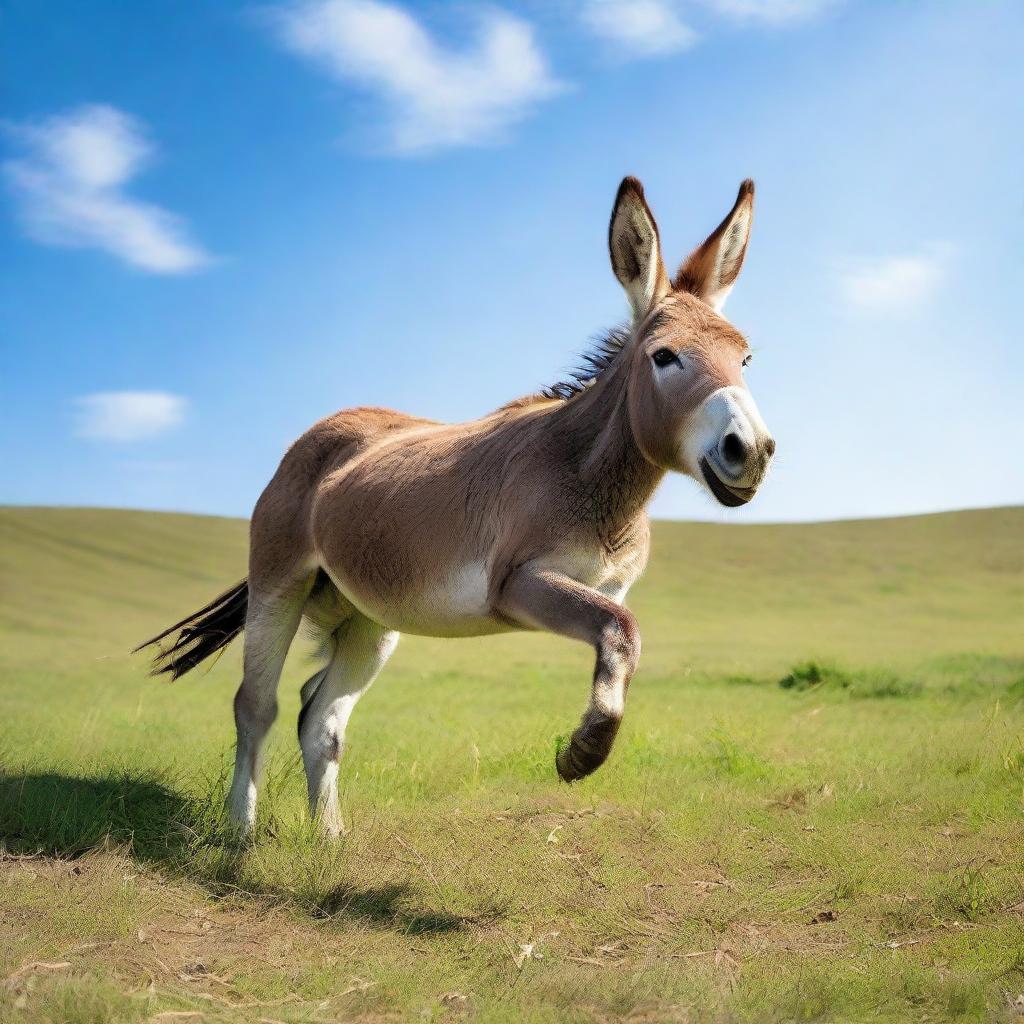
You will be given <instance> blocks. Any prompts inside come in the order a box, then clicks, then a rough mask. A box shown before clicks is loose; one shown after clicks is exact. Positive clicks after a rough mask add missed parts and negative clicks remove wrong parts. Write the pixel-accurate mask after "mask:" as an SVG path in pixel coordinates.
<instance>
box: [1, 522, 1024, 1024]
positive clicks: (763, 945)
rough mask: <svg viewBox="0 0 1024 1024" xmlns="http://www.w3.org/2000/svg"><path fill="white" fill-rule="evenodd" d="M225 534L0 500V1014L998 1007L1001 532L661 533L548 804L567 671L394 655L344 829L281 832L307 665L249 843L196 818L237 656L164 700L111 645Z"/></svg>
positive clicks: (187, 589) (218, 774)
mask: <svg viewBox="0 0 1024 1024" xmlns="http://www.w3.org/2000/svg"><path fill="white" fill-rule="evenodd" d="M245 538H246V524H245V523H244V522H241V521H233V520H225V519H212V518H199V517H191V516H175V515H159V514H151V513H133V512H114V511H99V510H56V509H6V510H0V673H2V683H0V1019H2V1020H4V1021H7V1020H10V1021H25V1022H29V1024H35V1022H42V1021H62V1022H63V1021H67V1022H86V1021H96V1022H99V1021H147V1020H154V1021H163V1022H178V1021H201V1020H224V1021H239V1022H241V1021H246V1022H250V1021H327V1020H344V1021H368V1022H370V1021H373V1022H376V1021H385V1020H419V1021H423V1020H427V1021H442V1020H444V1021H447V1020H452V1021H458V1020H482V1021H509V1022H512V1021H517V1022H518V1021H525V1022H548V1021H550V1022H556V1021H557V1022H559V1024H564V1022H576V1021H580V1022H591V1021H593V1022H601V1021H632V1022H636V1024H640V1022H655V1021H677V1020H678V1021H694V1022H702V1024H703V1022H716V1021H751V1022H754V1021H756V1022H761V1021H809V1020H872V1021H876V1020H877V1021H909V1020H913V1021H940V1020H954V1019H968V1020H1007V1021H1009V1020H1014V1019H1018V1018H1019V1017H1020V1016H1021V1015H1022V1014H1024V927H1022V925H1024V817H1022V811H1024V735H1022V731H1021V726H1022V724H1024V623H1022V612H1024V509H996V510H988V511H980V512H965V513H955V514H948V515H937V516H925V517H916V518H909V519H900V520H882V521H874V522H852V523H838V524H822V525H814V526H765V527H753V526H713V525H691V524H658V525H657V526H656V527H655V537H654V553H653V557H652V564H651V568H650V570H649V571H648V574H647V576H646V577H645V578H644V580H643V581H642V582H641V583H640V584H639V585H638V586H637V587H636V589H635V591H634V593H633V595H632V596H631V601H630V604H631V606H632V607H633V609H634V610H635V612H636V614H637V616H638V618H639V621H640V624H641V628H642V630H643V633H644V655H643V660H642V663H641V667H640V671H639V673H638V675H637V677H636V679H635V681H634V683H633V686H632V688H631V690H630V697H629V707H628V709H627V715H626V721H625V724H624V726H623V730H622V733H621V736H620V739H619V743H618V745H617V747H616V750H615V752H614V754H613V756H612V758H611V759H610V761H609V763H608V764H607V765H606V767H605V768H604V769H603V770H602V771H601V772H599V773H598V774H597V775H596V776H594V777H593V778H591V779H589V780H587V781H585V782H583V783H581V784H578V785H576V786H573V787H571V788H570V787H567V786H565V785H562V784H559V783H558V782H557V780H556V776H555V772H554V765H553V755H554V750H555V746H556V743H557V742H558V739H559V737H561V736H564V735H565V734H566V733H567V732H569V731H570V730H571V728H572V727H573V726H574V725H575V723H576V721H577V719H578V716H579V713H580V711H581V710H582V708H583V705H584V703H585V700H586V695H587V690H588V685H589V676H590V668H591V657H590V653H589V652H588V651H587V650H586V649H584V648H582V647H578V646H575V645H572V644H570V643H568V642H565V641H559V640H556V639H553V638H548V637H543V636H534V635H521V636H515V635H509V636H502V637H498V638H489V639H482V640H455V641H432V640H425V639H418V638H404V639H403V641H402V643H401V645H400V646H399V650H398V653H397V654H396V656H395V657H394V659H393V660H392V662H391V663H390V665H389V666H388V668H387V670H386V672H385V673H384V675H383V676H382V677H381V679H380V680H379V681H378V683H377V684H376V686H375V687H374V689H373V690H371V692H370V693H369V694H368V695H367V697H366V698H365V699H364V700H363V702H362V703H361V704H360V706H359V708H358V710H357V712H356V714H355V716H354V718H353V721H352V725H351V728H350V730H349V746H348V751H347V753H346V756H345V759H344V762H343V766H342V780H343V784H342V808H343V812H344V815H345V819H346V823H347V826H348V828H349V832H348V834H347V835H346V836H345V837H344V838H343V839H342V840H340V841H339V842H338V843H337V844H327V843H324V842H322V841H320V840H318V839H316V838H315V837H314V836H313V835H312V834H311V832H310V830H309V828H308V825H307V822H306V819H305V811H304V781H303V778H302V771H301V766H300V763H299V760H298V750H297V744H296V742H295V734H294V723H295V715H296V713H297V710H298V697H297V691H298V686H299V684H300V683H301V681H302V680H303V679H304V678H305V677H306V676H307V675H308V674H309V673H310V672H311V671H312V669H311V665H310V657H311V655H310V652H308V651H296V652H295V654H294V655H293V656H292V658H291V659H290V662H289V666H288V669H287V671H286V674H285V679H284V682H283V685H282V701H281V706H282V715H281V719H280V720H279V723H278V727H277V729H276V730H275V732H274V736H273V741H272V754H271V757H270V768H269V775H268V779H267V784H266V787H265V790H264V792H265V798H264V803H263V807H262V814H263V821H262V822H261V826H260V830H259V836H258V838H257V840H256V841H255V842H254V843H253V844H252V845H248V846H245V845H239V844H237V843H235V842H234V841H233V840H232V838H231V836H230V835H229V834H228V833H227V832H226V831H225V829H224V827H223V824H222V821H221V818H220V807H221V802H222V800H223V796H224V793H225V791H226V784H227V771H228V765H229V759H230V757H231V750H232V743H233V729H232V725H231V712H230V707H231V698H232V696H233V693H234V689H235V686H236V685H237V680H238V670H239V653H240V652H239V651H238V650H235V649H232V650H230V651H229V652H228V653H227V654H226V655H225V656H224V657H223V658H221V660H220V661H218V662H217V663H216V664H215V665H214V666H213V667H212V668H211V669H210V670H209V671H205V672H204V671H199V672H197V673H194V674H193V675H191V676H188V677H186V678H185V679H184V680H182V681H180V682H179V683H175V684H168V683H166V682H164V681H156V680H152V679H150V678H147V676H146V674H145V672H146V665H145V664H144V663H143V662H142V661H141V660H140V659H138V658H132V657H130V656H129V655H128V653H127V652H128V651H129V649H130V648H131V647H132V646H134V644H135V643H137V642H138V641H139V640H141V639H143V638H145V637H147V636H149V635H151V634H152V633H154V632H155V631H156V630H157V629H158V628H160V627H162V626H164V625H165V624H167V623H168V622H169V621H171V620H172V619H174V618H178V617H180V616H181V615H183V614H185V613H186V612H189V611H191V610H192V609H194V608H195V607H197V606H198V605H199V604H201V603H205V602H206V600H208V599H209V598H210V597H212V596H213V595H214V594H215V593H217V592H218V591H219V590H220V589H222V588H223V587H224V586H226V585H227V584H230V583H233V582H234V581H235V580H237V579H238V578H239V577H241V576H242V575H243V574H244V572H245ZM3 979H6V981H4V980H3Z"/></svg>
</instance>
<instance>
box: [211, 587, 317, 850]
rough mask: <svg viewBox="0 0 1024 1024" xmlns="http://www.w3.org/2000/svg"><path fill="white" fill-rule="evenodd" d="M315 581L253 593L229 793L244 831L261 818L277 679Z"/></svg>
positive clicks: (230, 812) (234, 816)
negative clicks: (264, 767) (262, 778)
mask: <svg viewBox="0 0 1024 1024" xmlns="http://www.w3.org/2000/svg"><path fill="white" fill-rule="evenodd" d="M311 585H312V579H309V580H305V579H303V580H300V581H296V582H294V583H293V584H292V585H291V586H289V587H287V588H285V589H284V590H282V591H279V592H277V593H275V594H274V595H273V596H267V595H260V594H258V593H256V594H250V597H249V612H248V615H247V616H246V621H245V665H244V672H243V676H242V685H241V686H240V687H239V688H238V692H237V693H236V694H235V727H236V729H237V731H238V745H237V747H236V750H235V776H234V779H233V781H232V783H231V792H230V794H229V795H228V816H229V817H230V818H231V821H232V822H233V823H234V824H235V825H237V826H238V827H239V828H241V829H242V831H243V832H248V831H249V830H251V829H252V826H253V825H254V823H255V821H256V791H257V785H258V781H259V774H260V769H261V766H262V758H263V746H264V743H265V742H266V738H267V733H268V732H269V731H270V727H271V726H272V725H273V724H274V719H275V718H277V684H278V682H279V681H280V678H281V669H282V668H284V661H285V657H286V656H287V654H288V648H289V646H290V645H291V642H292V640H293V638H294V637H295V631H296V630H297V629H298V627H299V621H300V620H301V618H302V607H303V605H304V604H305V601H306V597H307V595H308V594H309V590H310V586H311Z"/></svg>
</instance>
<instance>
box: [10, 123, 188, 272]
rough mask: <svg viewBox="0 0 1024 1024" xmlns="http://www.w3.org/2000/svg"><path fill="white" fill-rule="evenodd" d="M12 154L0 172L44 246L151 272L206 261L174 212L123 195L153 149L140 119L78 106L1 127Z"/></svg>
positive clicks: (182, 269) (24, 219)
mask: <svg viewBox="0 0 1024 1024" xmlns="http://www.w3.org/2000/svg"><path fill="white" fill-rule="evenodd" d="M8 132H9V134H10V136H11V138H12V141H13V142H14V144H15V145H16V146H17V147H19V148H20V150H21V153H20V155H19V156H17V157H15V158H13V159H11V160H7V161H6V162H5V163H4V165H3V171H4V177H5V178H6V182H7V186H8V188H9V189H10V191H11V193H12V195H13V196H14V199H15V201H16V203H17V204H18V214H19V217H20V220H21V223H22V224H23V226H24V229H25V231H26V233H27V234H28V235H29V236H30V237H31V238H33V239H35V240H36V241H37V242H42V243H43V244H45V245H59V246H69V247H76V248H95V249H102V250H104V251H105V252H108V253H110V254H112V255H114V256H116V257H118V258H119V259H121V260H124V262H126V263H129V264H131V265H132V266H134V267H139V268H140V269H142V270H147V271H150V272H152V273H155V274H178V273H182V272H185V271H189V270H194V269H196V268H197V267H200V266H202V265H203V264H204V263H206V262H207V259H208V258H207V256H206V254H205V253H204V252H203V250H202V249H201V248H200V247H199V246H198V245H197V244H196V243H195V242H193V241H191V239H190V238H189V235H188V232H187V230H186V228H185V225H184V224H183V222H182V221H181V219H180V218H179V217H177V216H175V215H174V214H172V213H169V212H168V211H166V210H164V209H162V208H161V207H159V206H154V205H153V204H152V203H146V202H143V201H142V200H139V199H134V198H132V197H131V196H129V195H126V194H125V191H124V186H125V185H126V184H127V183H128V181H129V180H130V179H131V178H133V177H134V176H135V175H136V174H138V173H139V171H140V170H141V169H142V168H143V167H144V166H145V164H146V163H147V162H148V161H149V160H150V159H151V158H152V156H153V146H152V144H151V143H150V141H149V140H148V138H147V136H146V133H145V131H144V129H143V126H142V125H141V124H140V123H139V122H138V121H137V120H136V119H135V118H132V117H130V116H129V115H128V114H125V113H123V112H122V111H120V110H117V109H116V108H114V107H108V106H83V107H78V108H76V109H74V110H72V111H70V112H68V113H65V114H61V115H59V116H56V117H51V118H49V119H47V120H45V121H41V122H36V123H25V124H16V125H10V126H8Z"/></svg>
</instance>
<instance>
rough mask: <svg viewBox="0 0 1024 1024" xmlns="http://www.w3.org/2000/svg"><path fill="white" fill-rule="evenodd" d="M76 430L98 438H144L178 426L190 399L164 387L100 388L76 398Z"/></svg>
mask: <svg viewBox="0 0 1024 1024" xmlns="http://www.w3.org/2000/svg"><path fill="white" fill-rule="evenodd" d="M75 406H76V411H77V422H76V424H75V434H76V435H77V436H78V437H86V438H90V439H92V440H96V441H144V440H147V439H148V438H151V437H158V436H159V435H160V434H165V433H167V432H168V431H169V430H173V429H174V428H175V427H177V426H179V425H180V424H181V423H182V421H183V420H184V419H185V410H186V408H187V407H188V403H187V401H186V400H185V399H184V398H182V397H181V396H180V395H171V394H168V393H167V392H165V391H101V392H98V393H96V394H93V395H84V396H83V397H81V398H77V399H75Z"/></svg>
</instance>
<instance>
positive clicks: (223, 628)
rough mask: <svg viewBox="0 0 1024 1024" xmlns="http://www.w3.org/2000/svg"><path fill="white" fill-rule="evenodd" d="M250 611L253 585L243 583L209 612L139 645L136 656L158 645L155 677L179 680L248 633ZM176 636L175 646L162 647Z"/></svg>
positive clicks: (202, 611) (217, 600)
mask: <svg viewBox="0 0 1024 1024" xmlns="http://www.w3.org/2000/svg"><path fill="white" fill-rule="evenodd" d="M248 607H249V582H248V580H242V582H241V583H239V584H237V585H236V586H234V587H232V588H231V589H230V590H225V591H224V593H223V594H221V595H220V597H215V598H214V599H213V600H212V601H211V602H210V603H209V604H208V605H207V606H206V607H205V608H200V609H199V611H197V612H193V613H192V614H191V615H189V616H187V617H186V618H184V619H182V620H181V622H176V623H175V624H174V625H173V626H169V627H168V628H167V629H165V630H164V631H163V632H162V633H159V634H158V635H157V636H155V637H153V639H152V640H147V641H146V642H145V643H144V644H139V646H138V647H136V648H135V651H133V652H132V653H133V654H134V653H136V652H138V651H141V650H143V649H144V648H146V647H152V646H153V645H154V644H155V645H156V648H157V654H156V655H155V656H154V658H153V668H152V673H153V675H159V674H160V673H161V672H169V673H170V675H171V678H172V679H177V678H178V676H183V675H184V674H185V673H186V672H188V671H190V670H191V669H194V668H195V667H196V665H198V664H199V663H200V662H201V661H205V660H206V659H207V658H208V657H210V655H211V654H216V653H217V651H219V650H220V649H221V648H223V647H227V645H228V644H229V643H231V641H232V640H234V639H235V637H236V636H238V634H239V633H241V632H242V630H243V629H245V613H246V611H247V610H248ZM172 633H177V634H178V635H177V636H176V637H175V638H174V641H173V643H171V644H170V645H169V646H168V647H164V646H163V645H161V643H160V641H161V640H164V639H165V638H167V637H169V636H170V635H171V634H172Z"/></svg>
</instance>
